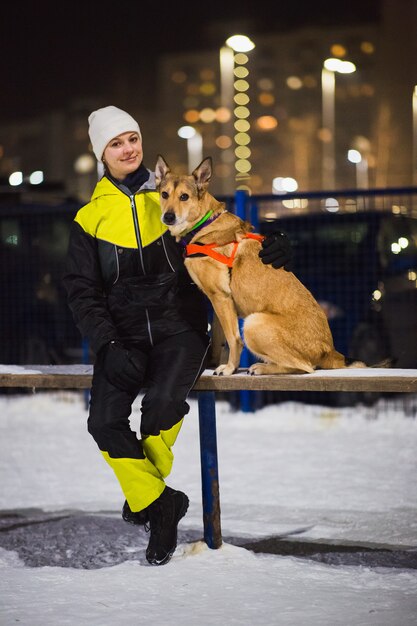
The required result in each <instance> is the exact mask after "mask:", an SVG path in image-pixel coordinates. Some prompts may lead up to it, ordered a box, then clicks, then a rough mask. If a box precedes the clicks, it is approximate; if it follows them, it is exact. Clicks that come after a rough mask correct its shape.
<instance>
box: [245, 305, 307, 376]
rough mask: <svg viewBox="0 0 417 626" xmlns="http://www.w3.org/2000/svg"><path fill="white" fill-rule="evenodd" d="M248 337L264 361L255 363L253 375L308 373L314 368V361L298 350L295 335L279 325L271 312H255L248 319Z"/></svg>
mask: <svg viewBox="0 0 417 626" xmlns="http://www.w3.org/2000/svg"><path fill="white" fill-rule="evenodd" d="M243 332H244V339H245V343H246V345H247V347H248V348H249V350H250V351H251V352H253V354H255V355H256V356H258V357H259V358H260V359H262V361H265V362H264V363H254V364H253V365H251V366H250V368H249V373H250V374H255V375H262V374H306V373H310V372H313V371H314V367H313V365H312V363H311V362H310V361H309V360H308V358H306V357H305V356H304V355H303V354H302V353H300V352H299V351H297V349H296V347H295V345H294V343H293V342H291V335H290V333H287V335H288V336H285V335H286V333H285V332H284V331H283V329H282V328H280V326H279V325H278V324H277V320H276V316H275V315H273V314H271V313H253V314H251V315H249V316H248V317H247V318H246V319H245V323H244V331H243Z"/></svg>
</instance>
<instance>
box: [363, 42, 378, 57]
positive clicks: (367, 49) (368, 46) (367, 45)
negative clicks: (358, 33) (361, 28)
mask: <svg viewBox="0 0 417 626" xmlns="http://www.w3.org/2000/svg"><path fill="white" fill-rule="evenodd" d="M361 50H362V52H364V53H365V54H373V53H374V52H375V46H374V44H373V43H371V42H370V41H362V43H361Z"/></svg>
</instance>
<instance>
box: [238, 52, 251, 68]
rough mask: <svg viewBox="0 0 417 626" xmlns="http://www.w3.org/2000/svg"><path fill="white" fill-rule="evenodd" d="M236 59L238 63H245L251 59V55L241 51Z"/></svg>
mask: <svg viewBox="0 0 417 626" xmlns="http://www.w3.org/2000/svg"><path fill="white" fill-rule="evenodd" d="M234 61H235V63H237V64H238V65H245V63H247V62H248V61H249V57H248V56H247V55H246V54H243V52H239V53H238V54H236V55H235V59H234Z"/></svg>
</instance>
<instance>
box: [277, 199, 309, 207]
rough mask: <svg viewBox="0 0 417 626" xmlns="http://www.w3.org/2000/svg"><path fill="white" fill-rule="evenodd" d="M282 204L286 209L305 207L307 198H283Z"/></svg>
mask: <svg viewBox="0 0 417 626" xmlns="http://www.w3.org/2000/svg"><path fill="white" fill-rule="evenodd" d="M282 204H283V206H285V208H286V209H306V208H307V207H308V200H307V199H306V198H291V200H283V201H282Z"/></svg>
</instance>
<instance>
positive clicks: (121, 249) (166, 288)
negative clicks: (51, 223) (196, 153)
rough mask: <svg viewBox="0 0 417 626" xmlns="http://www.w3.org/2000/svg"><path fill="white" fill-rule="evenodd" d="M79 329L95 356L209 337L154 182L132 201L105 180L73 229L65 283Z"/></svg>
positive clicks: (198, 295) (203, 308)
mask: <svg viewBox="0 0 417 626" xmlns="http://www.w3.org/2000/svg"><path fill="white" fill-rule="evenodd" d="M63 282H64V287H65V289H66V291H67V294H68V304H69V306H70V308H71V310H72V313H73V316H74V320H75V323H76V324H77V326H78V328H79V330H80V332H81V333H82V335H83V336H85V337H87V338H88V339H89V340H90V345H91V348H92V349H93V351H94V352H95V353H98V351H99V350H100V348H101V347H102V346H104V345H105V344H107V343H108V342H109V341H111V340H113V339H119V340H121V341H122V342H123V343H124V344H125V345H127V346H128V345H129V344H137V343H143V342H149V343H151V344H153V343H155V342H157V341H158V339H159V338H161V337H166V336H167V335H172V334H176V333H179V332H183V331H185V330H189V329H191V328H193V329H195V330H198V331H200V332H203V333H206V332H207V305H206V300H205V297H204V295H203V294H202V292H201V291H200V290H199V289H198V288H197V287H196V285H194V284H193V283H192V281H191V279H190V277H189V275H188V272H187V270H186V269H185V266H184V261H183V251H182V246H180V245H179V244H177V243H176V241H175V239H174V238H173V237H172V236H171V235H170V233H169V231H168V230H167V229H166V226H165V225H164V224H163V223H162V222H161V210H160V205H159V195H158V193H157V192H156V191H155V178H154V175H153V173H151V174H150V177H149V180H148V181H147V182H146V183H145V184H144V185H142V187H141V188H140V189H139V190H138V191H137V192H136V193H135V194H133V193H131V192H130V191H129V189H128V188H127V187H124V186H123V185H121V184H116V183H115V182H114V181H112V180H110V179H109V178H107V177H106V176H104V177H103V178H102V179H101V180H100V181H99V182H98V183H97V185H96V188H95V190H94V192H93V195H92V198H91V201H90V202H89V203H88V204H87V205H85V206H84V207H82V208H81V209H80V210H79V211H78V213H77V215H76V217H75V219H74V222H73V225H72V228H71V234H70V243H69V249H68V255H67V268H66V273H65V276H64V278H63Z"/></svg>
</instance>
